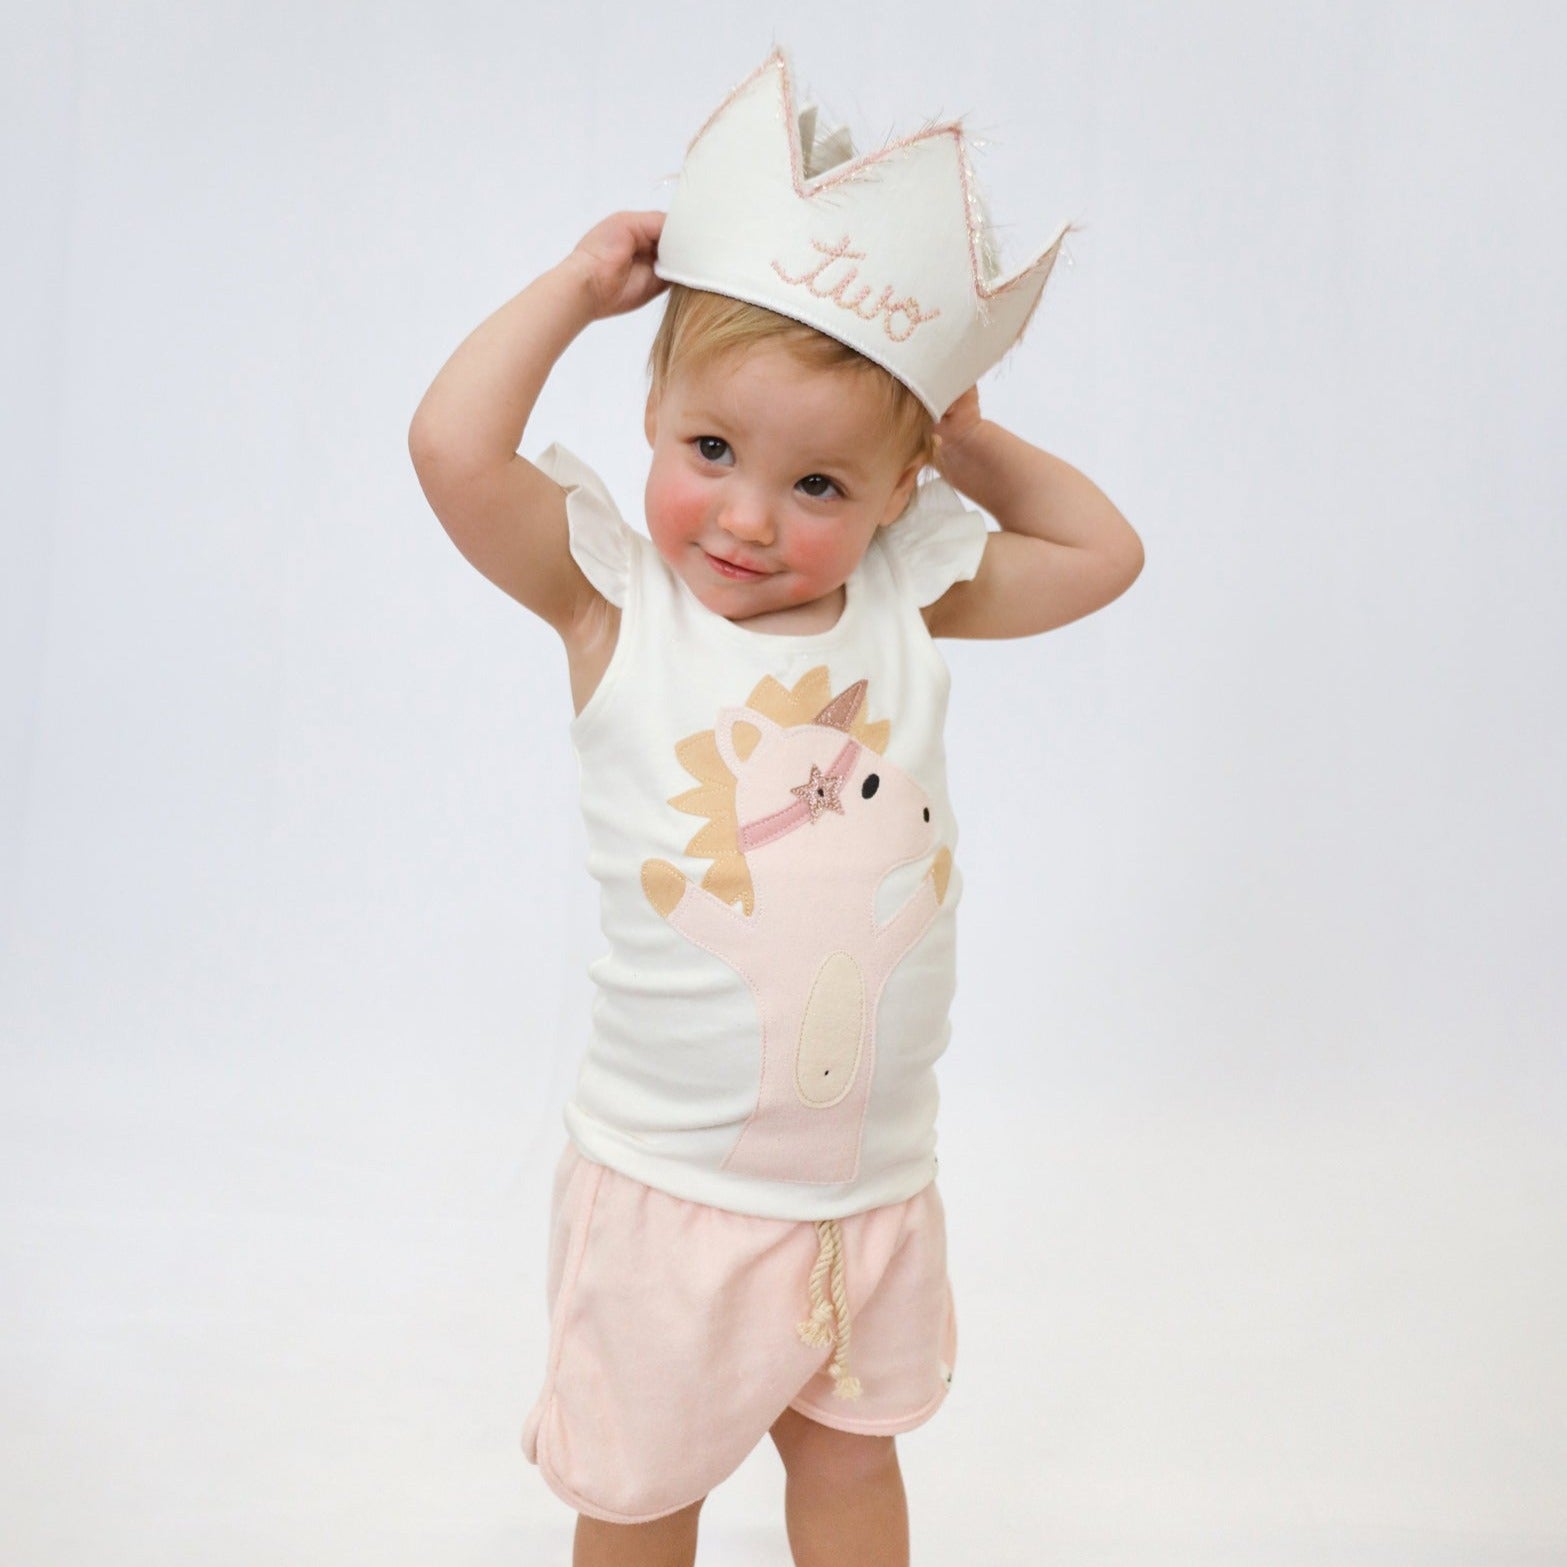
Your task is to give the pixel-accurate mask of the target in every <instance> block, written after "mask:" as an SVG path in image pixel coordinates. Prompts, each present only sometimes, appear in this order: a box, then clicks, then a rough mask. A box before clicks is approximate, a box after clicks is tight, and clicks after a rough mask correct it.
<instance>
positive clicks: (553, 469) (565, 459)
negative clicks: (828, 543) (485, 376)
mask: <svg viewBox="0 0 1567 1567" xmlns="http://www.w3.org/2000/svg"><path fill="white" fill-rule="evenodd" d="M533 466H534V467H535V468H538V469H539V470H540V471H541V472H543V473H547V474H548V475H549V476H550V478H552V479H553V480H554V481H555V482H556V483H557V484H558V485H560V487H561V488H562V489H563V490H565V492H566V527H567V535H568V543H569V545H570V548H571V558H572V559H573V560H574V561H576V563H577V564H578V565H579V566H580V567H581V568H582V574H583V576H585V577H586V578H587V579H588V581H589V582H591V583H592V584H593V586H594V587H596V588H597V589H598V590H599V592H600V593H602V594H603V595H604V597H605V598H607V599H608V600H609V601H610V603H611V604H624V603H625V602H626V581H627V579H628V578H629V577H630V575H631V561H632V551H633V550H634V549H635V548H636V540H637V533H636V530H635V529H634V528H633V527H632V526H631V524H630V523H628V522H627V521H626V520H625V518H624V517H622V516H621V515H620V512H619V511H618V509H617V508H616V506H615V503H614V501H613V500H611V499H610V494H609V491H608V490H607V489H605V488H604V481H603V480H602V479H601V478H599V476H598V475H597V474H596V473H594V471H593V470H592V469H591V468H590V467H588V465H587V464H586V463H585V462H583V461H582V459H581V458H580V457H577V456H575V455H574V454H573V453H571V452H568V451H567V450H566V448H565V447H564V446H562V445H560V444H559V443H558V442H555V441H552V442H551V443H550V444H549V445H548V446H547V447H545V448H544V450H543V451H542V452H540V453H539V455H538V456H537V457H535V458H534V459H533ZM899 526H900V527H901V526H902V524H901V523H900V524H899Z"/></svg>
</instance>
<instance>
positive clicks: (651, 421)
mask: <svg viewBox="0 0 1567 1567" xmlns="http://www.w3.org/2000/svg"><path fill="white" fill-rule="evenodd" d="M642 433H643V434H644V435H646V436H647V443H648V445H649V446H652V445H653V443H654V441H655V440H656V438H657V436H658V393H657V392H656V391H651V392H649V393H648V394H647V407H646V408H644V409H643V411H642Z"/></svg>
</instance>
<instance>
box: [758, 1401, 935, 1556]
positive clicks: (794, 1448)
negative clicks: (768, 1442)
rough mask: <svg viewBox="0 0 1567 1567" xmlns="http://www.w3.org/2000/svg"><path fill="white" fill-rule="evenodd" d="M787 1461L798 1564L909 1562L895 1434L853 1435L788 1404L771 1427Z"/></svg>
mask: <svg viewBox="0 0 1567 1567" xmlns="http://www.w3.org/2000/svg"><path fill="white" fill-rule="evenodd" d="M772 1437H773V1442H774V1444H775V1445H776V1446H777V1448H778V1453H779V1456H780V1457H781V1458H782V1459H783V1461H784V1468H785V1470H786V1471H787V1473H788V1479H787V1481H786V1482H785V1485H784V1517H785V1520H786V1522H787V1524H788V1529H789V1549H790V1550H791V1551H793V1553H794V1561H795V1567H908V1564H909V1510H908V1502H907V1499H906V1498H905V1496H904V1494H903V1475H902V1472H901V1471H900V1470H899V1468H898V1452H897V1447H896V1445H895V1443H894V1439H893V1438H892V1437H890V1436H855V1435H854V1434H852V1433H851V1432H848V1431H835V1430H833V1429H832V1427H830V1426H824V1425H822V1424H820V1423H819V1422H817V1421H815V1420H809V1419H807V1418H806V1417H805V1416H804V1415H802V1414H801V1413H800V1412H799V1411H798V1410H796V1409H786V1410H784V1412H783V1414H782V1415H780V1416H779V1417H778V1419H777V1421H776V1422H775V1423H774V1425H773V1428H772Z"/></svg>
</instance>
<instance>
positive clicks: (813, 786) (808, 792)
mask: <svg viewBox="0 0 1567 1567" xmlns="http://www.w3.org/2000/svg"><path fill="white" fill-rule="evenodd" d="M841 788H843V779H841V778H831V777H829V776H828V775H827V774H826V773H824V772H823V771H822V770H821V768H819V767H818V766H817V765H816V763H815V762H812V763H811V776H810V778H809V780H807V782H805V783H803V784H795V785H794V786H793V788H791V789H790V791H789V793H790V794H792V795H795V796H797V797H798V798H799V799H801V800H804V801H805V803H806V805H807V807H808V808H809V809H810V812H811V820H812V821H813V822H814V821H815V820H816V818H817V817H818V816H820V815H821V814H822V812H823V811H836V812H837V813H838V814H839V815H840V816H842V815H843V807H842V806H841V805H840V804H839V803H838V791H839V790H840V789H841Z"/></svg>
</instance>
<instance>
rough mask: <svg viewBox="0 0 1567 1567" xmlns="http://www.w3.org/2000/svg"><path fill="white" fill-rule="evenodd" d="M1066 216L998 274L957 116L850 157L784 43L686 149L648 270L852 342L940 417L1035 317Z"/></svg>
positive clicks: (841, 132) (844, 137)
mask: <svg viewBox="0 0 1567 1567" xmlns="http://www.w3.org/2000/svg"><path fill="white" fill-rule="evenodd" d="M1070 227H1071V225H1070V224H1069V223H1063V224H1062V225H1061V227H1060V229H1059V230H1057V232H1056V235H1055V237H1054V238H1053V239H1052V240H1051V241H1050V243H1049V244H1048V245H1046V246H1045V248H1044V249H1043V250H1042V251H1041V252H1040V253H1039V254H1038V255H1037V256H1036V257H1035V258H1034V259H1033V260H1032V261H1030V262H1028V263H1027V264H1026V265H1024V266H1021V267H1017V268H1015V269H1014V270H1013V271H1012V272H1011V273H1009V274H1007V275H1005V276H1001V275H1000V263H999V259H998V256H997V252H996V247H995V240H994V236H993V234H992V233H991V229H990V223H989V219H988V217H987V215H986V212H985V207H984V203H983V200H982V198H981V197H980V194H979V190H978V186H977V183H976V181H975V179H974V174H973V170H972V169H971V167H970V165H969V157H968V147H967V143H966V141H965V139H964V135H963V130H962V127H961V126H960V125H959V124H958V123H957V122H956V121H946V122H943V123H941V124H938V125H932V126H929V127H927V128H926V129H924V130H922V131H920V132H919V133H917V134H916V135H913V136H907V137H904V138H902V139H901V140H898V141H894V142H891V143H889V144H888V145H887V146H885V147H882V148H879V149H877V150H876V151H874V152H869V153H863V154H861V155H859V156H855V153H854V148H853V143H852V141H851V138H850V135H849V132H848V130H847V129H846V128H844V127H839V128H837V129H835V130H832V131H830V132H826V131H819V130H818V126H817V111H816V107H815V106H814V105H809V104H808V105H807V106H806V107H805V108H803V109H801V110H799V111H796V109H795V102H794V86H793V80H792V75H791V71H790V68H789V61H788V57H787V55H786V54H785V52H784V50H783V48H782V47H778V48H775V49H774V50H773V52H772V54H771V55H769V56H768V58H767V59H766V60H765V61H764V62H763V63H762V64H761V65H760V66H759V67H758V68H757V69H756V70H755V71H753V72H752V73H751V74H750V75H749V76H748V77H747V78H746V79H745V80H744V81H743V82H741V83H740V85H739V86H738V87H736V88H735V89H734V91H733V92H731V93H730V94H729V96H728V97H727V98H725V99H724V101H723V102H722V103H721V104H719V106H718V108H717V109H716V110H714V112H713V114H712V115H711V116H710V117H709V119H708V121H707V123H706V124H705V125H704V126H703V127H702V128H701V130H699V131H698V132H697V134H696V136H695V138H694V139H693V140H692V142H691V144H690V146H689V147H688V148H687V149H686V157H685V163H684V166H683V167H682V169H681V171H680V180H679V184H678V186H677V187H676V190H675V194H674V198H673V200H672V201H671V202H670V206H669V212H668V215H667V216H666V218H665V220H664V230H663V235H662V237H661V238H660V240H659V246H658V258H657V261H656V262H655V264H654V268H653V270H654V272H655V273H656V274H657V275H658V276H659V277H661V278H663V279H664V280H665V281H666V282H670V283H683V284H686V285H687V286H689V287H691V288H699V289H706V290H708V291H710V292H712V293H715V294H724V295H727V296H729V297H730V298H733V299H741V300H745V301H747V302H748V303H750V304H753V305H761V306H764V307H765V308H766V309H768V310H773V311H777V312H778V313H779V314H780V315H785V316H790V317H792V318H793V319H795V320H797V321H803V322H805V323H806V325H808V326H812V327H815V328H816V329H817V330H818V331H820V332H824V333H826V334H827V336H829V337H833V338H837V339H838V340H839V341H840V342H844V343H847V344H848V345H849V346H850V347H851V348H854V349H857V350H858V351H859V352H860V353H862V354H864V355H865V357H866V358H868V359H872V360H874V361H875V362H876V363H877V364H879V365H881V366H882V368H883V369H885V370H887V371H888V372H890V373H891V374H892V375H894V376H896V377H897V379H898V380H900V381H902V382H903V383H904V385H905V386H907V387H908V388H909V389H910V390H911V391H912V392H913V393H914V394H915V396H916V397H918V398H919V400H920V401H921V402H922V403H923V404H924V405H925V407H926V408H927V409H929V410H930V413H931V415H932V417H933V418H936V419H939V418H940V417H941V416H942V415H943V414H944V413H945V412H946V411H947V409H948V408H950V407H951V406H952V404H953V403H954V402H956V400H957V399H958V397H960V396H961V395H962V393H963V392H965V391H967V389H968V388H969V387H970V386H972V385H974V383H975V382H976V381H978V380H979V378H980V376H982V375H983V374H984V373H985V372H986V371H987V370H989V369H990V368H991V366H993V365H994V364H995V363H996V362H997V361H998V360H1000V359H1001V358H1002V356H1003V355H1004V354H1005V353H1006V352H1007V351H1008V349H1010V348H1011V347H1012V345H1013V344H1014V343H1015V342H1016V341H1017V339H1018V337H1019V336H1020V335H1021V333H1022V331H1023V329H1024V327H1025V326H1027V325H1028V321H1029V318H1030V317H1031V316H1032V315H1033V313H1034V310H1035V307H1036V306H1037V305H1038V303H1039V299H1040V296H1041V294H1042V293H1043V291H1044V287H1045V282H1046V280H1047V279H1048V278H1049V276H1050V272H1051V269H1052V268H1053V267H1054V266H1055V262H1056V257H1057V255H1058V254H1059V253H1060V249H1061V244H1062V241H1063V240H1064V239H1065V237H1066V233H1067V230H1068V229H1069V228H1070Z"/></svg>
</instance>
